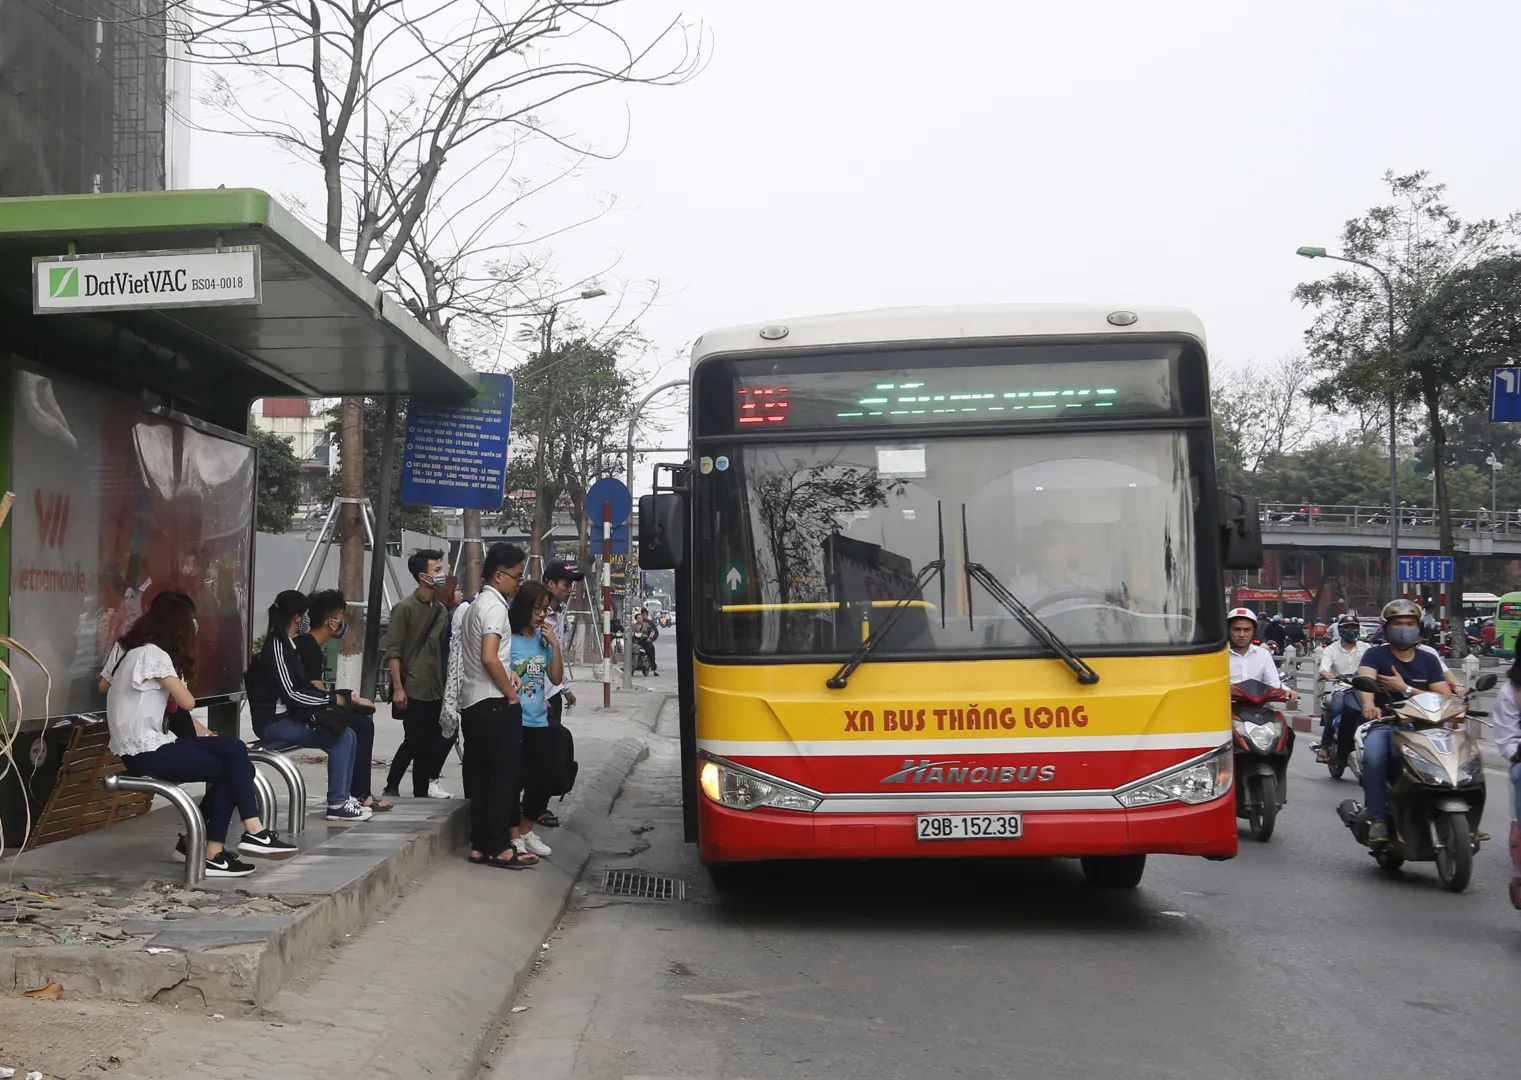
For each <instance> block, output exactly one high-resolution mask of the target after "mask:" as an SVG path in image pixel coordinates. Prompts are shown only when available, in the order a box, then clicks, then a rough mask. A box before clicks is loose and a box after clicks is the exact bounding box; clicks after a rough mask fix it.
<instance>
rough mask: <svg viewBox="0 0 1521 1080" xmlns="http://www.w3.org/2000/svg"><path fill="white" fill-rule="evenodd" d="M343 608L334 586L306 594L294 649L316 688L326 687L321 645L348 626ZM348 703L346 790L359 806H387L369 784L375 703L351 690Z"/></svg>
mask: <svg viewBox="0 0 1521 1080" xmlns="http://www.w3.org/2000/svg"><path fill="white" fill-rule="evenodd" d="M347 609H348V602H347V601H346V600H345V599H344V598H343V593H341V592H339V591H338V590H337V589H325V590H323V591H322V592H314V593H312V595H311V596H309V597H307V609H306V617H307V621H308V622H309V623H310V624H311V629H310V630H308V631H307V632H306V633H304V634H301V635H300V636H298V637H297V638H296V653H297V654H298V655H299V656H300V657H301V666H302V668H304V669H305V671H306V674H307V677H308V678H310V679H311V680H312V685H314V686H316V687H317V688H318V689H319V690H326V689H327V682H326V681H325V680H324V679H322V678H321V677H320V676H322V675H323V674H324V672H325V670H326V664H327V661H326V658H325V656H324V654H323V649H325V648H326V647H327V643H328V642H329V641H336V640H338V639H340V638H342V637H343V635H344V633H345V632H346V631H347V630H348V622H347V620H345V619H344V617H343V613H344V611H346V610H347ZM339 696H340V698H341V697H342V696H343V691H341V690H340V691H339ZM348 706H349V708H348V714H349V729H350V730H351V731H353V733H354V775H353V779H352V780H351V781H350V783H349V794H350V795H352V796H353V797H354V798H356V799H358V800H359V805H360V806H364V807H367V808H369V809H370V810H373V811H375V812H376V813H379V812H380V811H382V810H390V809H391V804H390V803H388V802H383V801H381V800H380V799H377V798H375V792H374V789H373V788H372V787H371V786H370V784H371V779H370V773H371V770H372V766H373V760H374V757H375V703H374V702H373V701H370V700H369V699H368V698H362V697H360V696H359V695H358V694H352V695H350V696H349V698H348Z"/></svg>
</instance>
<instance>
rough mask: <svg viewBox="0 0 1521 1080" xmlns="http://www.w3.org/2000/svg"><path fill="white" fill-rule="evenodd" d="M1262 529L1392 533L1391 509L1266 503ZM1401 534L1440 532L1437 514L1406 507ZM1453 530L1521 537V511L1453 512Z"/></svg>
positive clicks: (1418, 507)
mask: <svg viewBox="0 0 1521 1080" xmlns="http://www.w3.org/2000/svg"><path fill="white" fill-rule="evenodd" d="M1259 509H1260V511H1261V514H1262V528H1263V531H1265V532H1274V531H1282V530H1285V529H1288V530H1300V529H1309V530H1313V529H1321V530H1324V531H1327V532H1332V531H1334V532H1368V533H1377V532H1385V533H1387V532H1388V531H1389V507H1387V506H1329V505H1322V506H1313V505H1300V504H1297V503H1263V504H1261V506H1260V508H1259ZM1399 515H1400V517H1399V523H1400V529H1401V531H1406V530H1409V531H1411V532H1412V533H1414V532H1422V533H1424V532H1429V533H1431V534H1432V535H1433V536H1435V535H1436V531H1437V515H1436V511H1435V510H1433V509H1431V508H1430V507H1422V506H1404V507H1401V508H1400V511H1399ZM1452 527H1453V530H1454V531H1456V532H1460V533H1466V534H1469V535H1474V534H1480V533H1484V534H1490V535H1494V536H1511V537H1521V511H1518V510H1487V509H1483V508H1480V509H1478V510H1457V509H1454V510H1453V511H1452Z"/></svg>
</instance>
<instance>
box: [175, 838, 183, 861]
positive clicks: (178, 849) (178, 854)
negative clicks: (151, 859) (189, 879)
mask: <svg viewBox="0 0 1521 1080" xmlns="http://www.w3.org/2000/svg"><path fill="white" fill-rule="evenodd" d="M174 857H175V858H176V859H178V860H179V861H180V862H184V861H185V834H184V833H180V838H179V839H178V840H176V841H175V842H174Z"/></svg>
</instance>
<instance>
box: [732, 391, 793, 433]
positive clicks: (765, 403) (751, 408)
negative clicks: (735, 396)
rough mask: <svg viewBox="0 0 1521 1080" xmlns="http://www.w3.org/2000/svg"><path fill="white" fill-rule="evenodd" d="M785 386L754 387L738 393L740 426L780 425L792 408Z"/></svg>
mask: <svg viewBox="0 0 1521 1080" xmlns="http://www.w3.org/2000/svg"><path fill="white" fill-rule="evenodd" d="M786 394H787V388H786V387H785V386H756V387H751V388H750V389H748V390H741V391H740V392H739V398H740V401H739V422H740V423H741V424H780V423H781V422H782V421H783V420H786V419H787V410H788V409H790V408H791V407H792V405H791V403H790V402H789V401H788V400H787V397H786Z"/></svg>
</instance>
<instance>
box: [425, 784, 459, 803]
mask: <svg viewBox="0 0 1521 1080" xmlns="http://www.w3.org/2000/svg"><path fill="white" fill-rule="evenodd" d="M428 798H430V799H452V798H454V793H453V792H452V791H445V790H444V787H443V785H442V784H440V783H439V782H438V781H437V780H429V781H428Z"/></svg>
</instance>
